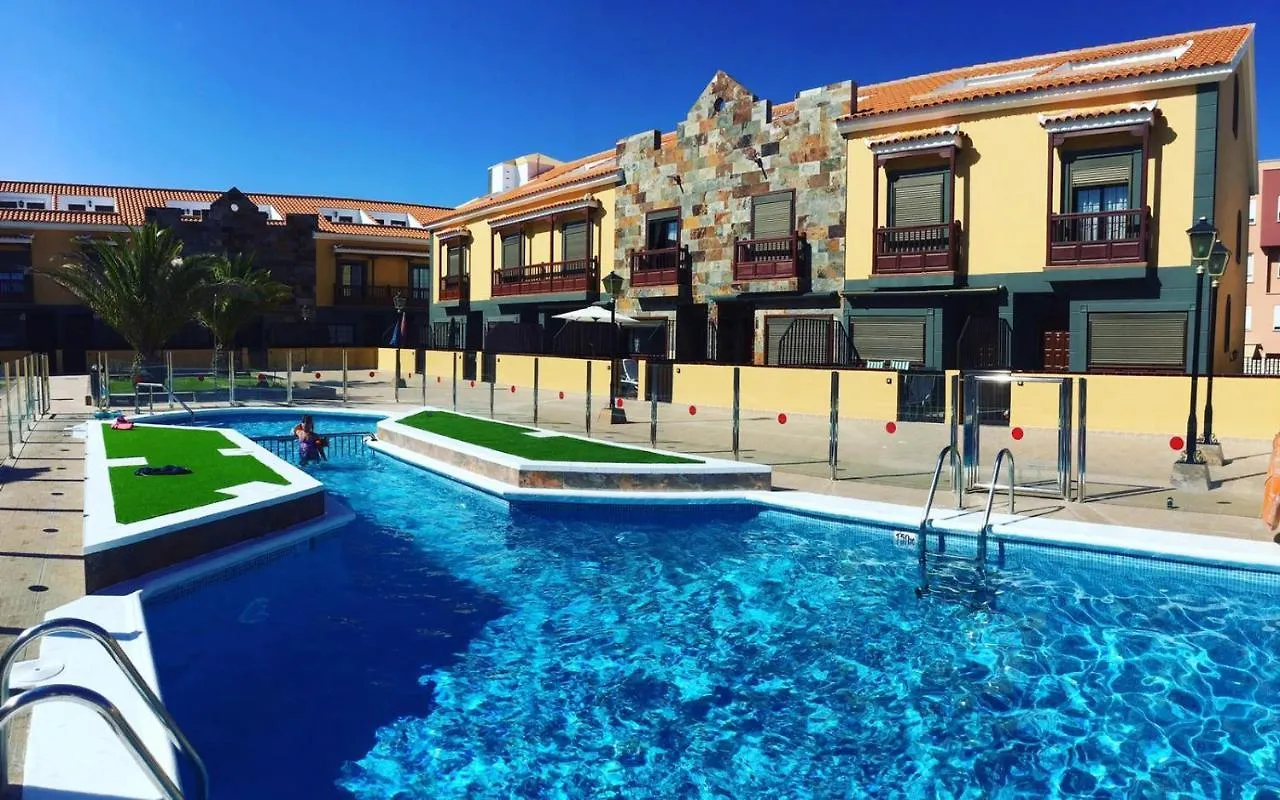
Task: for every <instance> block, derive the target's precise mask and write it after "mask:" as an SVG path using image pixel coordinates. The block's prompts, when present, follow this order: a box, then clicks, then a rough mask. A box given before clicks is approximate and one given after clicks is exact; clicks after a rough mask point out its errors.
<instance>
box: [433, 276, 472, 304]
mask: <svg viewBox="0 0 1280 800" xmlns="http://www.w3.org/2000/svg"><path fill="white" fill-rule="evenodd" d="M469 286H470V279H469V278H468V277H467V276H466V275H441V276H440V300H441V301H444V300H461V299H462V298H464V297H466V296H467V295H468V294H469V293H470V292H469V291H468V289H469Z"/></svg>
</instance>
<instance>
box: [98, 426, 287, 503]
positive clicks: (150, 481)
mask: <svg viewBox="0 0 1280 800" xmlns="http://www.w3.org/2000/svg"><path fill="white" fill-rule="evenodd" d="M102 427H103V430H102V438H103V440H104V442H105V444H106V450H107V458H145V459H146V460H147V466H150V467H163V466H165V465H166V464H173V465H176V466H180V467H186V468H187V469H189V470H191V474H190V475H171V476H170V475H149V476H141V475H134V474H133V473H134V470H136V469H137V467H110V468H109V469H108V470H107V471H108V472H109V473H110V478H111V497H112V501H113V503H114V505H115V511H116V521H117V522H120V523H126V524H127V523H130V522H140V521H142V520H144V519H153V518H155V517H162V516H164V515H165V514H173V513H175V512H178V511H186V510H188V509H192V508H199V507H201V506H207V505H209V504H210V503H217V502H221V501H223V500H230V499H231V495H228V494H222V493H221V492H219V491H218V490H219V489H227V488H230V487H232V486H239V485H241V484H244V483H250V482H253V481H261V482H263V483H274V484H276V485H279V486H287V485H288V483H289V481H288V480H287V479H286V478H285V477H283V476H281V475H278V474H276V472H275V470H273V469H271V468H270V467H268V466H267V465H266V464H263V463H262V462H261V461H259V460H258V459H256V458H254V457H253V456H224V455H222V454H221V453H219V452H218V450H220V449H225V448H231V447H239V446H240V445H239V444H237V443H235V442H233V441H231V440H230V439H228V438H227V437H226V436H224V435H223V434H222V432H221V431H214V430H199V429H193V428H180V427H168V426H163V425H161V426H155V427H148V426H141V425H135V426H134V428H133V430H128V431H122V430H115V429H112V428H111V427H109V426H108V425H106V424H105V423H104V424H103V426H102Z"/></svg>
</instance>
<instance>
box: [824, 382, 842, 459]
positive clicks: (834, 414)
mask: <svg viewBox="0 0 1280 800" xmlns="http://www.w3.org/2000/svg"><path fill="white" fill-rule="evenodd" d="M827 461H828V462H829V463H830V465H831V480H833V481H834V480H835V479H836V466H837V464H839V462H840V373H839V372H836V371H835V370H832V371H831V435H830V437H829V439H828V442H827Z"/></svg>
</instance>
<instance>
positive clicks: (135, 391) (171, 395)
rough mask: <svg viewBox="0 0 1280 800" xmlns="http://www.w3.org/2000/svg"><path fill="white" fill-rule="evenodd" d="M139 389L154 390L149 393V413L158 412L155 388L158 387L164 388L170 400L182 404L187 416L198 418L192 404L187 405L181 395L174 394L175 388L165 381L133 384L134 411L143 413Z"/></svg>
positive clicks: (193, 418)
mask: <svg viewBox="0 0 1280 800" xmlns="http://www.w3.org/2000/svg"><path fill="white" fill-rule="evenodd" d="M139 389H150V390H152V391H151V392H150V394H149V400H150V407H149V409H148V411H149V413H152V414H154V413H156V393H155V390H156V389H162V390H164V393H165V395H166V396H168V398H169V400H170V401H172V402H175V403H177V404H178V405H180V406H182V410H183V411H185V412H187V416H188V417H189V418H190V419H192V420H195V418H196V412H194V411H192V410H191V406H189V405H187V404H186V403H185V402H183V400H182V398H180V397H178V396H177V395H176V394H174V393H173V390H172V389H170V388H169V387H168V386H165V385H164V384H163V383H135V384H134V385H133V413H135V414H140V413H142V404H141V402H140V401H139V399H138V390H139Z"/></svg>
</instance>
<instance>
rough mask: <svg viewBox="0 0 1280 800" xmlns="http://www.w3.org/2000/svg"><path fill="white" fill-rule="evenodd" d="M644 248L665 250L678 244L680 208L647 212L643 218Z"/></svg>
mask: <svg viewBox="0 0 1280 800" xmlns="http://www.w3.org/2000/svg"><path fill="white" fill-rule="evenodd" d="M644 246H645V249H646V250H667V249H670V248H673V247H679V246H680V209H678V208H667V209H663V210H662V211H651V212H649V216H648V218H647V219H646V220H645V236H644Z"/></svg>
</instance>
